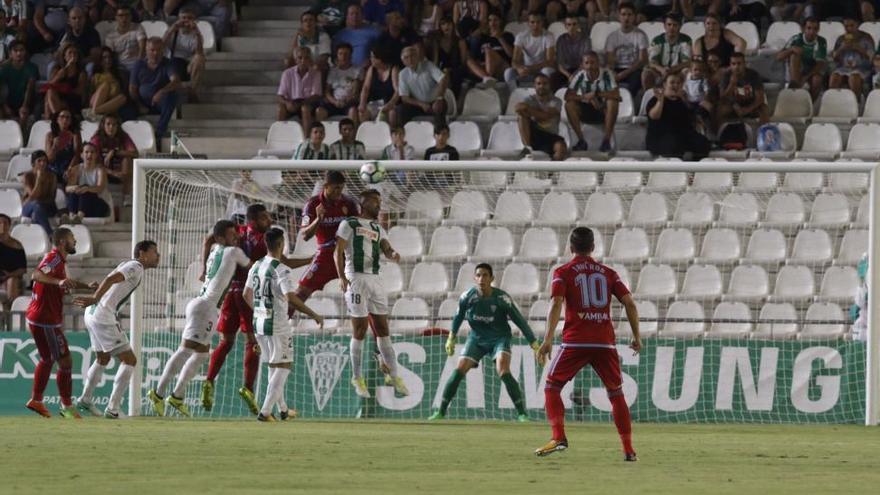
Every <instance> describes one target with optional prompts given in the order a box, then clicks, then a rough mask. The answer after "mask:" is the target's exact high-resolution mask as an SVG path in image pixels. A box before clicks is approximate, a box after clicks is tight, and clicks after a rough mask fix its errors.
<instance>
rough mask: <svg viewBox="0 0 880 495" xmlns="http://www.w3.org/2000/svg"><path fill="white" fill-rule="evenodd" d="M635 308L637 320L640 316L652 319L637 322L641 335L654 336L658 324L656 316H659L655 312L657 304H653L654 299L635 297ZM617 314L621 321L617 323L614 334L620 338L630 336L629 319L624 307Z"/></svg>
mask: <svg viewBox="0 0 880 495" xmlns="http://www.w3.org/2000/svg"><path fill="white" fill-rule="evenodd" d="M636 309H638V311H639V320H642V318H645V319H653V320H654V321H640V322H639V334H641V337H654V336H656V335H657V327H658V326H659V325H658V323H657V320H656V318H657V317H658V316H660V315H659V313H658V312H657V305H656V304H654V301H640V300H638V299H637V300H636ZM619 316H620V317H621V318H623V321H620V322H618V323H617V328H616V329H615V330H614V334H615V335H617V336H618V337H622V338H628V337H632V328H631V327H630V325H629V321H628V320H627V319H626V308H621V310H620V315H619Z"/></svg>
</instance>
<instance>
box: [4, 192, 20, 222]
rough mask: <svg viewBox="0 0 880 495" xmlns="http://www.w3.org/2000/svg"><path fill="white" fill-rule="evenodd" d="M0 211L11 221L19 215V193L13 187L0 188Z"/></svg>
mask: <svg viewBox="0 0 880 495" xmlns="http://www.w3.org/2000/svg"><path fill="white" fill-rule="evenodd" d="M0 213H2V214H4V215H6V216H8V217H9V218H11V219H12V221H13V222H14V221H16V220H18V219H19V218H20V217H21V195H20V194H19V193H18V191H17V190H15V189H0Z"/></svg>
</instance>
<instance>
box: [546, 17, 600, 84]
mask: <svg viewBox="0 0 880 495" xmlns="http://www.w3.org/2000/svg"><path fill="white" fill-rule="evenodd" d="M591 49H592V48H591V44H590V37H589V36H587V35H585V34H584V33H583V32H582V31H581V23H580V22H579V21H578V18H577V16H576V15H575V14H568V15H567V16H566V17H565V32H564V33H562V35H561V36H559V38H556V70H557V72H556V73H555V74H554V79H555V81H554V83H555V84H554V85H553V86H554V87H556V86H559V87H564V86H568V83H569V82H571V78H572V76H574V74H575V72H577V71H578V70H579V68H580V66H581V62H582V61H583V59H584V54H585V53H587V52H589V51H591Z"/></svg>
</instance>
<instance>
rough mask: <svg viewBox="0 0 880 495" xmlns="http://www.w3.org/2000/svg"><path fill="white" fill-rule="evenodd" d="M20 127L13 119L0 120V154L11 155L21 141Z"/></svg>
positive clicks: (19, 145)
mask: <svg viewBox="0 0 880 495" xmlns="http://www.w3.org/2000/svg"><path fill="white" fill-rule="evenodd" d="M23 139H24V138H23V137H22V135H21V127H19V125H18V122H16V121H14V120H0V156H3V155H11V154H12V153H14V152H16V151H18V149H19V148H21V145H22V143H23Z"/></svg>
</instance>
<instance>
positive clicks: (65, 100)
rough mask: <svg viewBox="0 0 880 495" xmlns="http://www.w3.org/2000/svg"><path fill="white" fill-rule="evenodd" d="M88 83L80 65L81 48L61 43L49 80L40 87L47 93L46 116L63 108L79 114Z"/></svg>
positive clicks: (41, 90)
mask: <svg viewBox="0 0 880 495" xmlns="http://www.w3.org/2000/svg"><path fill="white" fill-rule="evenodd" d="M87 83H88V76H87V74H86V71H85V69H83V67H82V66H81V65H80V61H79V50H77V49H76V47H75V46H73V45H61V48H59V49H58V53H57V55H56V57H55V67H53V68H52V74H51V75H50V76H49V81H48V82H47V83H46V84H45V85H44V86H43V87H42V88H40V92H41V93H45V95H46V102H45V108H44V115H45V117H46V118H48V117H49V115H52V114H56V113H58V112H60V111H61V110H69V111H70V113H72V114H74V115H79V114H80V112H81V111H82V108H83V101H84V100H85V97H86V84H87Z"/></svg>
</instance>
